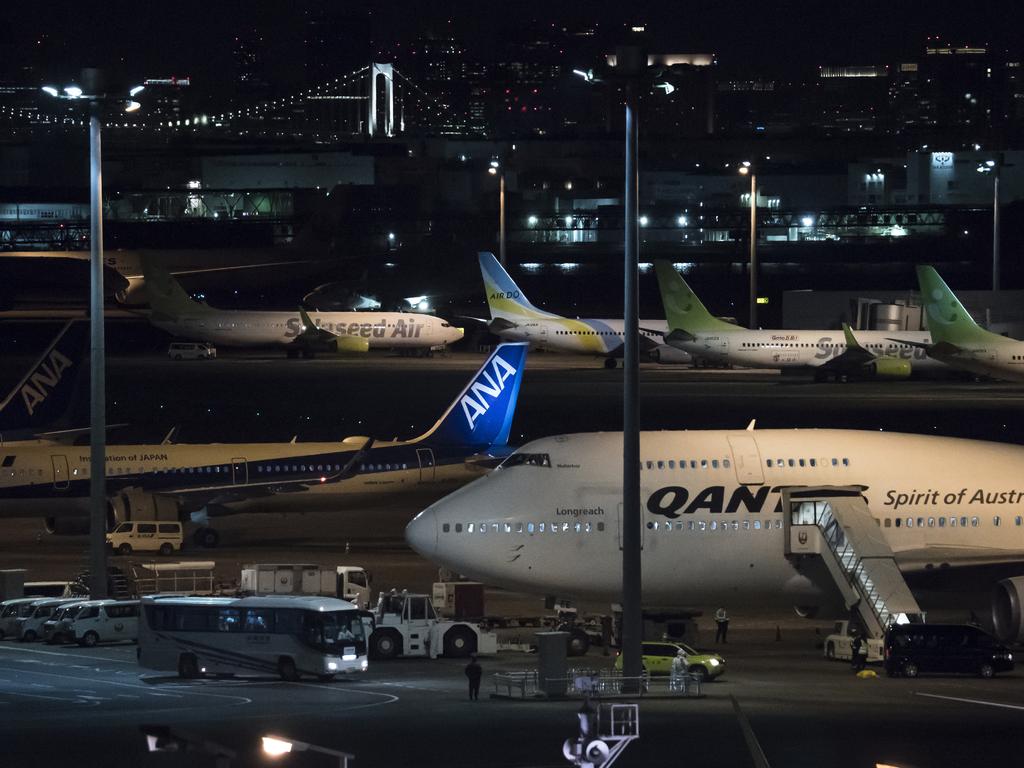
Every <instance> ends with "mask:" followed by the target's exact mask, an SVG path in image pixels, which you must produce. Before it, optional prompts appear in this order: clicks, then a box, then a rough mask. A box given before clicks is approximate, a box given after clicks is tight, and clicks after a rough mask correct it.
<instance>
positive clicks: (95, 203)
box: [42, 69, 143, 600]
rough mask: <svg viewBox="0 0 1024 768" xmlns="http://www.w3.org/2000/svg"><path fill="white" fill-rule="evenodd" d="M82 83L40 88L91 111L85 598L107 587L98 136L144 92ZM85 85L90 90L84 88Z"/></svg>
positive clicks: (91, 80)
mask: <svg viewBox="0 0 1024 768" xmlns="http://www.w3.org/2000/svg"><path fill="white" fill-rule="evenodd" d="M81 82H82V85H77V84H72V85H68V86H65V87H64V88H63V90H61V91H58V90H57V89H56V88H55V87H54V86H51V85H47V86H44V87H43V89H42V90H43V92H44V93H46V94H47V95H48V96H51V97H53V98H57V99H62V100H65V101H68V102H71V103H72V104H75V105H77V104H82V105H87V106H88V112H89V216H90V226H89V239H90V254H89V275H90V290H89V335H90V343H89V391H90V397H89V401H90V402H89V421H90V431H89V582H90V583H89V596H90V597H91V598H92V599H93V600H100V599H103V598H105V597H107V595H108V592H109V590H108V588H107V539H106V532H107V467H106V464H107V461H106V453H107V399H106V398H107V387H106V344H105V338H104V323H103V153H102V141H101V134H102V130H103V122H102V119H103V115H104V114H105V113H106V111H107V110H109V109H111V108H113V107H115V106H117V107H120V108H122V109H123V110H124V111H125V112H135V111H137V110H138V109H139V107H140V104H139V102H137V101H135V100H134V97H135V96H137V95H138V94H139V93H141V92H142V90H143V86H141V85H137V86H135V87H133V88H131V89H130V90H129V92H128V97H124V96H113V95H111V94H108V93H106V92H105V89H104V87H103V83H102V77H101V75H100V73H99V72H98V71H97V70H95V69H86V70H84V71H83V72H82V80H81ZM83 85H84V86H86V88H87V89H88V92H87V91H86V90H85V89H83V87H82V86H83Z"/></svg>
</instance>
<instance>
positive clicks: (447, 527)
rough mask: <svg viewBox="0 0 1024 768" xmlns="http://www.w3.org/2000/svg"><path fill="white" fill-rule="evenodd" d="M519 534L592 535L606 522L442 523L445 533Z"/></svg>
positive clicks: (600, 529)
mask: <svg viewBox="0 0 1024 768" xmlns="http://www.w3.org/2000/svg"><path fill="white" fill-rule="evenodd" d="M488 530H490V531H491V533H518V534H523V533H525V534H528V535H531V536H532V535H533V534H535V533H545V532H547V533H559V532H561V533H591V532H593V531H603V530H604V521H600V520H599V521H598V522H596V523H590V522H580V521H578V520H577V521H576V522H575V523H570V522H568V521H566V522H564V523H466V524H465V525H463V524H462V523H455V524H454V525H453V524H452V523H442V525H441V531H442V532H443V533H452V532H453V531H454V532H455V533H487V532H488Z"/></svg>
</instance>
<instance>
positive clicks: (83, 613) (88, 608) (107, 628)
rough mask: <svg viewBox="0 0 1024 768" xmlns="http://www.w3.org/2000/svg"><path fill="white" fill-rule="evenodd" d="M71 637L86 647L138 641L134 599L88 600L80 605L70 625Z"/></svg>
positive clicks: (136, 609)
mask: <svg viewBox="0 0 1024 768" xmlns="http://www.w3.org/2000/svg"><path fill="white" fill-rule="evenodd" d="M70 631H71V638H72V639H73V640H74V641H75V642H76V643H78V644H79V645H84V646H86V647H88V648H91V647H92V646H94V645H96V643H113V642H117V641H119V640H130V641H131V642H133V643H134V642H136V641H137V640H138V639H139V601H138V600H91V601H89V602H88V603H82V605H81V607H79V609H78V613H76V614H75V618H74V620H73V621H72V622H71V627H70Z"/></svg>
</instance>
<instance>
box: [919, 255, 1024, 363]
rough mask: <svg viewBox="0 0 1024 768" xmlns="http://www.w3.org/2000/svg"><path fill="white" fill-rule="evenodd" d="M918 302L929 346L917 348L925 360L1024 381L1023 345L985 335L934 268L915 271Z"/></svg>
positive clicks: (1003, 337)
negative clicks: (925, 322)
mask: <svg viewBox="0 0 1024 768" xmlns="http://www.w3.org/2000/svg"><path fill="white" fill-rule="evenodd" d="M917 281H918V284H919V285H920V286H921V301H922V302H923V303H924V310H925V313H926V314H927V316H928V328H929V330H930V331H931V341H932V343H930V344H916V345H917V346H919V347H920V348H921V350H922V351H924V352H926V353H927V354H928V357H930V358H932V359H934V360H939V361H941V362H943V363H945V364H946V365H948V366H950V367H952V368H957V369H959V370H963V371H969V372H971V373H977V374H980V375H982V376H993V377H995V378H997V379H1007V380H1008V381H1024V341H1017V340H1016V339H1010V338H1007V337H1006V336H1000V335H999V334H998V333H992V332H991V331H986V330H985V329H984V328H982V327H981V326H979V325H978V324H977V323H976V322H974V318H972V317H971V315H970V313H969V312H968V311H967V310H966V309H964V306H963V304H961V303H960V300H959V299H957V297H956V295H955V294H954V293H953V292H952V291H951V290H950V289H949V286H948V285H946V283H945V281H944V280H943V279H942V278H941V277H939V273H938V272H936V271H935V268H934V267H918V268H917Z"/></svg>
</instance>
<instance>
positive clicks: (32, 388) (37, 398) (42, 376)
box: [21, 349, 72, 416]
mask: <svg viewBox="0 0 1024 768" xmlns="http://www.w3.org/2000/svg"><path fill="white" fill-rule="evenodd" d="M71 365H72V363H71V361H70V360H69V359H68V358H66V357H65V356H64V355H62V354H61V353H60V352H59V351H57V350H56V349H55V350H53V351H52V352H50V357H49V358H48V359H46V360H44V361H43V362H41V363H40V364H39V367H38V368H37V369H36V371H35V373H33V374H32V375H31V376H30V377H29V379H28V381H27V382H25V384H24V385H22V387H21V399H22V400H23V401H24V403H25V410H26V411H28V415H29V416H31V415H32V414H33V413H35V411H36V408H38V407H39V406H40V405H42V404H43V403H44V402H45V401H46V398H47V397H48V396H49V394H50V392H51V391H52V390H53V387H55V386H56V385H57V382H59V381H60V379H61V376H62V375H63V373H64V371H66V370H67V369H68V368H70V367H71Z"/></svg>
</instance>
